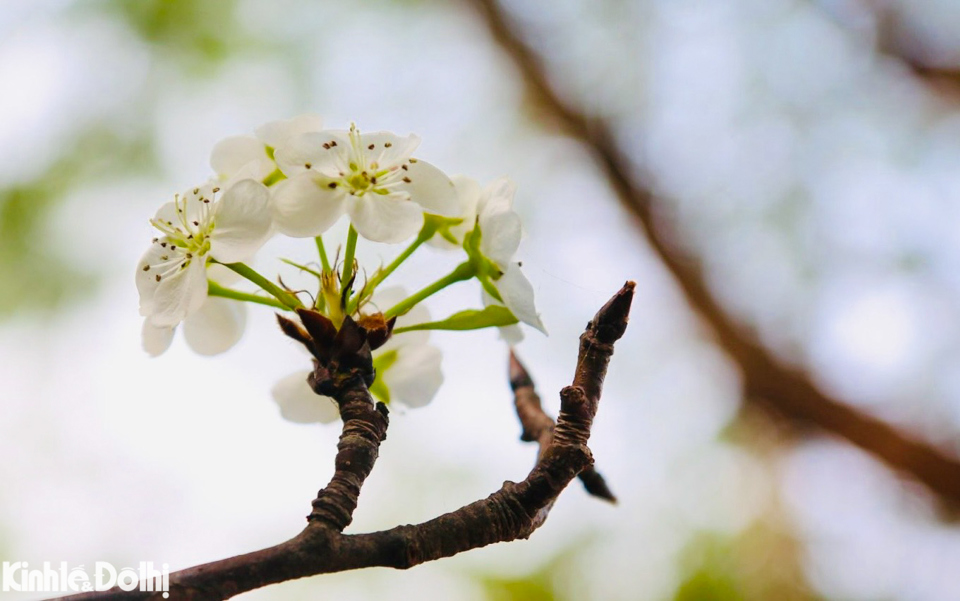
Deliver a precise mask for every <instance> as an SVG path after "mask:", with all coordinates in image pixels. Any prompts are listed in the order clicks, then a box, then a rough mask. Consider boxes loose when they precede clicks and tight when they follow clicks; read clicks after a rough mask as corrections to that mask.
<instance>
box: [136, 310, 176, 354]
mask: <svg viewBox="0 0 960 601" xmlns="http://www.w3.org/2000/svg"><path fill="white" fill-rule="evenodd" d="M173 332H174V328H168V327H161V326H155V325H153V324H152V323H150V319H149V318H148V319H144V320H143V329H142V330H141V331H140V338H141V341H142V343H143V350H145V351H147V354H148V355H150V356H151V357H157V356H159V355H162V354H163V353H164V352H166V350H167V349H168V348H170V343H171V342H172V341H173Z"/></svg>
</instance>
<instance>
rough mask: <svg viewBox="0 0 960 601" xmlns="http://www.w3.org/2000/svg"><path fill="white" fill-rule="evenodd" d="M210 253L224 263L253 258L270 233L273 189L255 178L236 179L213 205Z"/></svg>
mask: <svg viewBox="0 0 960 601" xmlns="http://www.w3.org/2000/svg"><path fill="white" fill-rule="evenodd" d="M213 210H214V219H215V222H214V223H215V224H216V227H215V228H214V230H213V233H212V234H211V236H210V255H211V256H212V257H213V258H215V259H216V260H218V261H220V262H221V263H236V262H237V261H246V260H248V259H250V258H251V257H252V256H253V255H254V254H255V253H256V252H257V251H258V250H260V247H261V246H263V243H264V242H266V241H267V238H269V237H270V230H271V228H272V227H273V219H272V218H271V216H270V192H269V191H268V190H267V187H266V186H264V185H263V184H261V183H260V182H257V181H254V180H252V179H245V180H242V181H240V182H237V184H236V185H234V186H232V187H230V188H229V189H228V190H227V191H226V192H224V194H223V198H221V199H220V200H219V201H217V203H216V205H214V209H213Z"/></svg>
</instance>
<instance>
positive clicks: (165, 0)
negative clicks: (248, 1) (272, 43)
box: [94, 0, 252, 71]
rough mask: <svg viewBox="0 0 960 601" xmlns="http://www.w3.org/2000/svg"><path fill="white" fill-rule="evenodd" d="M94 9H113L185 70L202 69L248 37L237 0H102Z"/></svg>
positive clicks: (246, 41) (245, 44)
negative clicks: (239, 17)
mask: <svg viewBox="0 0 960 601" xmlns="http://www.w3.org/2000/svg"><path fill="white" fill-rule="evenodd" d="M97 4H98V5H99V6H97V5H95V6H94V10H96V11H102V10H104V9H105V10H106V12H110V13H113V14H115V15H117V16H118V17H119V18H120V19H121V20H122V21H123V22H124V23H126V24H127V26H128V27H130V29H132V30H133V31H134V32H135V33H136V34H137V35H138V36H139V37H141V38H142V39H143V40H145V41H146V42H148V43H150V44H151V45H152V46H153V49H154V50H155V51H156V52H158V53H160V54H162V55H164V56H167V57H169V58H172V59H174V60H175V61H176V62H178V63H179V64H180V65H181V67H183V68H185V69H186V70H188V71H190V70H198V71H203V70H205V69H209V68H211V67H214V66H216V65H217V64H219V63H220V62H222V61H224V60H225V59H227V58H229V57H230V56H231V55H233V54H236V53H238V52H239V51H241V50H249V49H250V45H251V41H252V40H250V39H249V36H248V35H247V34H246V33H245V31H244V29H243V28H242V27H241V26H240V22H239V21H238V19H237V4H238V2H237V0H102V2H100V3H97Z"/></svg>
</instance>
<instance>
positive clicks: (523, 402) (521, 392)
mask: <svg viewBox="0 0 960 601" xmlns="http://www.w3.org/2000/svg"><path fill="white" fill-rule="evenodd" d="M510 388H511V389H513V394H514V400H513V404H514V407H515V408H516V410H517V417H518V418H519V419H520V426H521V427H522V428H523V431H522V432H521V434H520V440H522V441H524V442H536V443H537V444H539V445H540V453H539V455H538V456H537V457H538V459H539V457H540V456H541V455H543V452H544V451H545V450H546V449H547V448H548V447H549V446H550V443H551V442H553V432H554V429H555V427H556V426H555V424H554V423H553V420H552V419H550V416H549V415H547V414H546V412H544V410H543V405H541V404H540V396H539V395H538V394H537V391H536V389H535V388H534V385H533V380H532V379H531V378H530V374H528V373H527V370H526V368H524V366H523V364H521V363H520V360H519V359H517V356H516V355H515V354H514V353H513V351H510ZM577 477H578V478H580V482H581V483H583V487H584V488H585V489H586V490H587V492H588V493H590V494H591V495H593V496H595V497H598V498H601V499H604V500H606V501H609V502H611V503H616V502H617V498H616V497H615V496H614V495H613V492H612V491H611V490H610V488H609V486H607V482H606V480H604V479H603V476H601V475H600V472H598V471H597V470H596V469H594V467H593V466H592V465H591V466H588V467H587V468H586V469H584V470H583V471H582V472H580V473H579V474H578V475H577Z"/></svg>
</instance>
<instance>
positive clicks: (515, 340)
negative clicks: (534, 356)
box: [481, 290, 523, 346]
mask: <svg viewBox="0 0 960 601" xmlns="http://www.w3.org/2000/svg"><path fill="white" fill-rule="evenodd" d="M481 295H482V297H483V306H484V307H489V306H491V305H494V306H499V307H503V306H504V305H503V304H501V303H500V302H499V301H498V300H497V299H495V298H493V297H492V296H490V294H489V293H488V292H487V291H486V290H482V292H481ZM497 330H499V331H500V338H501V339H502V340H503V341H504V342H506V343H507V344H508V345H510V346H516V345H518V344H520V343H521V342H523V329H522V328H521V327H520V324H516V323H515V324H513V325H511V326H500V327H498V328H497Z"/></svg>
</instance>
